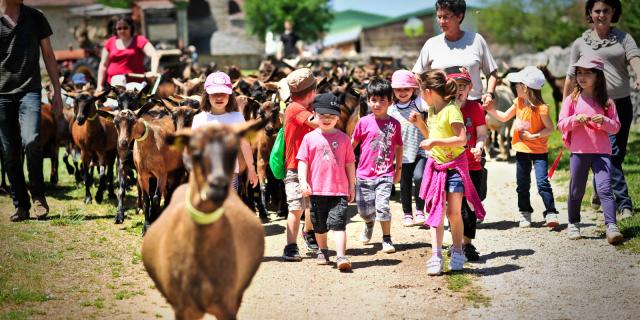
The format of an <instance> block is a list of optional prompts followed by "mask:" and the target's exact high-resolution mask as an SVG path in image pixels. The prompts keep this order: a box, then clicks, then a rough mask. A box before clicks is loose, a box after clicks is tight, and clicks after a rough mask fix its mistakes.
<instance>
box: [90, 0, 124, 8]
mask: <svg viewBox="0 0 640 320" xmlns="http://www.w3.org/2000/svg"><path fill="white" fill-rule="evenodd" d="M98 2H99V3H101V4H103V5H105V6H107V7H114V8H125V9H129V8H131V2H132V0H98Z"/></svg>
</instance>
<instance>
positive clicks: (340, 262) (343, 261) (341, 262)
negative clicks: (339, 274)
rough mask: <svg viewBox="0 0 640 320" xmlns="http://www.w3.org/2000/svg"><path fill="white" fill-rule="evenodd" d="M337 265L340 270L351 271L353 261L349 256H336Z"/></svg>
mask: <svg viewBox="0 0 640 320" xmlns="http://www.w3.org/2000/svg"><path fill="white" fill-rule="evenodd" d="M336 266H337V267H338V270H340V271H349V270H351V261H349V259H347V257H338V258H336Z"/></svg>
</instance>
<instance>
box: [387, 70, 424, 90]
mask: <svg viewBox="0 0 640 320" xmlns="http://www.w3.org/2000/svg"><path fill="white" fill-rule="evenodd" d="M417 87H418V83H417V82H416V78H415V77H414V75H413V72H411V71H409V70H397V71H396V72H394V73H393V75H392V76H391V88H394V89H396V88H417Z"/></svg>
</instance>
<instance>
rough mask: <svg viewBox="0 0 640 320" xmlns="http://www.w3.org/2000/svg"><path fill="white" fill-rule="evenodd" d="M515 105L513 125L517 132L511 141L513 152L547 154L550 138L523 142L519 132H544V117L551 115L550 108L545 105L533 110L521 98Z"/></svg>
mask: <svg viewBox="0 0 640 320" xmlns="http://www.w3.org/2000/svg"><path fill="white" fill-rule="evenodd" d="M513 104H515V106H516V120H515V121H514V123H513V125H514V127H515V130H514V133H513V140H512V141H511V144H512V146H513V150H516V151H518V152H524V153H536V154H540V153H547V152H548V150H547V140H549V137H543V138H538V139H533V140H527V141H523V140H520V134H519V130H521V129H524V130H527V131H529V132H530V133H538V132H540V131H542V130H543V129H544V128H545V127H544V123H543V122H542V117H543V116H547V115H549V106H547V105H546V104H543V105H539V106H537V107H535V108H531V107H528V106H527V105H526V104H525V103H524V100H523V99H520V98H515V99H514V100H513Z"/></svg>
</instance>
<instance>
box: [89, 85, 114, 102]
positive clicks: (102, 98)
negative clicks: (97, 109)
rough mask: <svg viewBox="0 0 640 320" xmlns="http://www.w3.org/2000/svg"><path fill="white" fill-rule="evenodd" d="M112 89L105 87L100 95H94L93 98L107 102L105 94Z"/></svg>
mask: <svg viewBox="0 0 640 320" xmlns="http://www.w3.org/2000/svg"><path fill="white" fill-rule="evenodd" d="M112 88H113V87H111V86H109V85H107V87H106V88H105V90H104V91H102V92H100V94H98V95H95V94H94V96H93V97H94V98H96V100H98V101H105V100H107V94H109V92H111V89H112Z"/></svg>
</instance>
